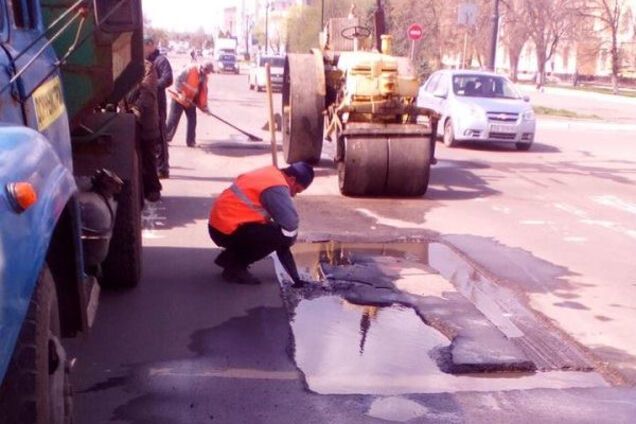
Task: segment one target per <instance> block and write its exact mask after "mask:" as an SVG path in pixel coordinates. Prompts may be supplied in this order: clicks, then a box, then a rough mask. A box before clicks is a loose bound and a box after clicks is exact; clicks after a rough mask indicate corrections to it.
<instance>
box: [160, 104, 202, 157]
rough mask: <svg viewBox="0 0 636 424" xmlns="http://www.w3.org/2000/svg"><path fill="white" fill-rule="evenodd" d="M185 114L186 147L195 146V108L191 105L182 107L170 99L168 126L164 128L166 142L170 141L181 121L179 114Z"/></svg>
mask: <svg viewBox="0 0 636 424" xmlns="http://www.w3.org/2000/svg"><path fill="white" fill-rule="evenodd" d="M183 112H185V114H186V118H187V120H188V129H187V132H186V144H187V145H188V146H194V145H195V144H196V138H197V137H196V132H197V108H196V106H194V105H192V106H190V107H183V106H182V105H181V103H179V102H177V101H175V100H174V99H172V101H171V102H170V116H168V124H167V127H166V140H167V141H172V139H173V138H174V134H175V133H176V132H177V126H178V125H179V120H180V119H181V114H182V113H183Z"/></svg>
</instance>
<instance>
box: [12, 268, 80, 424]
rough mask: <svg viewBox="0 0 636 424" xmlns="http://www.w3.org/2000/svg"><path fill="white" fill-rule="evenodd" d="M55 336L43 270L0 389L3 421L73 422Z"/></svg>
mask: <svg viewBox="0 0 636 424" xmlns="http://www.w3.org/2000/svg"><path fill="white" fill-rule="evenodd" d="M60 337H61V336H60V316H59V309H58V303H57V295H56V292H55V283H54V282H53V277H52V276H51V273H50V272H49V270H48V268H47V267H46V266H44V268H43V269H42V272H41V273H40V277H39V279H38V282H37V286H36V287H35V290H34V293H33V296H32V298H31V302H30V304H29V310H28V312H27V316H26V318H25V320H24V322H23V324H22V330H21V331H20V336H19V338H18V342H17V344H16V348H15V351H14V353H13V357H12V358H11V362H10V363H9V368H8V370H7V374H6V376H5V379H4V381H3V383H2V386H1V387H0V417H2V419H3V422H7V423H28V424H31V423H33V424H36V423H37V424H40V423H49V424H70V423H72V422H73V418H72V417H73V415H72V392H71V386H70V378H69V367H68V365H67V360H66V352H65V351H64V348H63V347H62V344H61V342H60ZM4 420H6V421H4Z"/></svg>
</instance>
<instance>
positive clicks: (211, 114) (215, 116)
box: [205, 111, 263, 141]
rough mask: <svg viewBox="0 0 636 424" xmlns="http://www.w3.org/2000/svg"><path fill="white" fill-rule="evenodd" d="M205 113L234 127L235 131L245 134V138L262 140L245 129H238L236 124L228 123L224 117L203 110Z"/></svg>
mask: <svg viewBox="0 0 636 424" xmlns="http://www.w3.org/2000/svg"><path fill="white" fill-rule="evenodd" d="M205 113H206V114H208V115H210V116H211V117H213V118H216V119H218V120H219V121H221V122H223V123H224V124H225V125H228V126H230V127H232V128H234V129H235V130H236V131H238V132H240V133H241V134H245V135H246V136H247V138H248V139H249V141H263V139H262V138H260V137H257V136H255V135H254V134H250V133H248V132H247V131H243V130H242V129H240V128H239V127H237V126H236V125H233V124H230V123H229V122H227V121H226V120H225V119H223V118H221V117H220V116H217V115H215V114H213V113H212V112H210V111H207V112H205Z"/></svg>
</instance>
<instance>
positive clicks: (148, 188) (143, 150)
mask: <svg viewBox="0 0 636 424" xmlns="http://www.w3.org/2000/svg"><path fill="white" fill-rule="evenodd" d="M158 142H159V140H158V139H156V138H151V139H141V145H140V149H139V151H140V154H141V180H142V183H143V185H144V187H143V192H144V196H147V195H148V194H150V193H156V192H159V191H161V182H159V176H158V175H157V158H156V156H155V152H156V149H157V143H158Z"/></svg>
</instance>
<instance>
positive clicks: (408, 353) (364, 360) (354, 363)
mask: <svg viewBox="0 0 636 424" xmlns="http://www.w3.org/2000/svg"><path fill="white" fill-rule="evenodd" d="M292 328H293V331H294V335H295V343H296V363H297V365H298V366H299V367H300V368H301V369H302V371H303V372H304V373H305V378H306V379H307V382H308V384H309V387H310V389H311V390H314V391H317V392H323V391H324V390H325V389H327V388H328V387H339V388H340V390H343V391H344V392H361V393H368V392H373V391H374V390H377V388H376V387H377V386H383V385H390V386H392V388H391V391H395V392H408V391H409V387H408V386H403V382H404V381H405V379H407V378H408V377H409V376H414V375H419V376H420V377H425V376H427V375H430V374H431V373H432V372H434V370H437V365H436V364H435V362H434V361H433V359H431V357H430V356H429V353H430V352H431V351H432V350H433V349H435V348H436V347H438V346H445V345H447V344H448V339H447V338H446V337H444V336H443V335H442V334H440V333H439V332H437V331H436V330H434V329H432V328H431V327H429V326H427V325H423V323H422V321H421V320H420V319H419V318H418V316H417V315H416V314H415V312H414V311H413V310H412V309H410V308H405V307H389V308H377V307H373V306H358V305H352V304H350V303H348V302H346V301H345V300H343V299H341V298H340V297H337V296H326V297H320V298H317V299H314V300H307V301H303V302H301V303H300V304H299V305H298V307H297V309H296V314H295V319H294V321H293V322H292ZM327 390H328V389H327Z"/></svg>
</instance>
